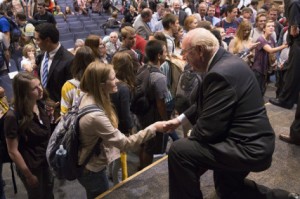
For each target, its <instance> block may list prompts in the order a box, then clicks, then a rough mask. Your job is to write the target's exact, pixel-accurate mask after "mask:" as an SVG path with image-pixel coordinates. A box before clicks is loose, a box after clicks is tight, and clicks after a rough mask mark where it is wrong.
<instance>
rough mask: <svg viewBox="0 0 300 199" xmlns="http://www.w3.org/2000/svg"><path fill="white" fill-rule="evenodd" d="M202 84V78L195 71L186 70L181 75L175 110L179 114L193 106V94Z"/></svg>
mask: <svg viewBox="0 0 300 199" xmlns="http://www.w3.org/2000/svg"><path fill="white" fill-rule="evenodd" d="M201 82H202V78H201V76H200V75H199V74H197V73H195V72H193V71H190V70H185V71H184V72H183V73H182V74H181V76H180V79H179V82H178V86H177V90H176V95H175V110H177V112H178V113H179V114H181V113H183V112H184V111H185V110H186V109H188V108H189V107H190V106H191V105H192V101H193V100H192V99H191V98H192V94H193V92H194V91H195V90H197V88H198V87H199V86H200V84H201Z"/></svg>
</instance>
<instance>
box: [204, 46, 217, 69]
mask: <svg viewBox="0 0 300 199" xmlns="http://www.w3.org/2000/svg"><path fill="white" fill-rule="evenodd" d="M217 52H218V50H216V52H215V53H214V54H213V56H212V57H211V58H210V60H209V62H208V66H207V69H206V72H208V69H209V67H210V65H211V62H212V60H213V59H214V57H215V56H216V54H217Z"/></svg>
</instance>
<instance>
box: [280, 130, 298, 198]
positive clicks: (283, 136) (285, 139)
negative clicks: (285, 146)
mask: <svg viewBox="0 0 300 199" xmlns="http://www.w3.org/2000/svg"><path fill="white" fill-rule="evenodd" d="M279 139H280V140H282V141H284V142H287V143H289V144H296V145H300V142H297V141H295V140H293V139H292V138H291V137H290V136H289V135H285V134H280V135H279ZM299 199H300V198H299Z"/></svg>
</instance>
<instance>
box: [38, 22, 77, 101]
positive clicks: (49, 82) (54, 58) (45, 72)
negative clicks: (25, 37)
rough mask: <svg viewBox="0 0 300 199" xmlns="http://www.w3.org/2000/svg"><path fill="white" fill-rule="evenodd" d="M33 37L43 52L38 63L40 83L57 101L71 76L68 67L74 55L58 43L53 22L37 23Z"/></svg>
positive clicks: (56, 31) (57, 33) (57, 35)
mask: <svg viewBox="0 0 300 199" xmlns="http://www.w3.org/2000/svg"><path fill="white" fill-rule="evenodd" d="M34 38H35V40H36V43H37V45H38V46H39V47H40V49H41V51H43V52H44V53H43V54H42V55H41V56H42V57H41V58H40V60H41V61H40V62H39V63H38V72H39V74H40V78H41V83H42V85H43V87H44V88H46V89H47V91H48V92H49V95H50V98H51V99H52V100H53V101H55V102H59V101H60V100H61V88H62V86H63V85H64V83H65V82H66V81H67V80H69V79H71V78H72V75H71V72H70V68H71V64H72V61H73V58H74V56H73V55H72V54H71V53H70V52H69V51H67V50H66V49H65V48H64V47H63V46H62V45H61V44H60V43H59V32H58V30H57V28H56V27H55V25H53V24H50V23H43V24H40V25H38V26H37V27H36V28H35V33H34Z"/></svg>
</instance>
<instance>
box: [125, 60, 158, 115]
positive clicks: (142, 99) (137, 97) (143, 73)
mask: <svg viewBox="0 0 300 199" xmlns="http://www.w3.org/2000/svg"><path fill="white" fill-rule="evenodd" d="M152 72H158V73H161V71H160V70H159V69H158V68H156V67H151V66H149V65H146V64H145V65H144V66H142V67H141V68H140V69H139V70H138V72H137V74H136V78H135V88H134V91H133V95H132V99H131V104H130V111H131V112H132V113H134V114H136V115H143V114H145V113H147V112H148V110H149V109H150V108H151V104H152V103H153V101H154V99H153V96H152V95H151V79H150V73H152Z"/></svg>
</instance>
